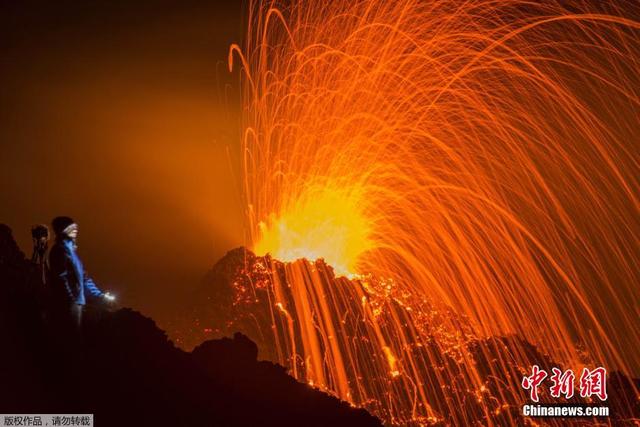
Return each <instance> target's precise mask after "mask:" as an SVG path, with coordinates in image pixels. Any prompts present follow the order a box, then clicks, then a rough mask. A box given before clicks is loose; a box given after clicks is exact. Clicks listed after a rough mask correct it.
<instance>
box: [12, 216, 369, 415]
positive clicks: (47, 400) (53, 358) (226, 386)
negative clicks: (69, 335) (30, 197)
mask: <svg viewBox="0 0 640 427" xmlns="http://www.w3.org/2000/svg"><path fill="white" fill-rule="evenodd" d="M33 271H34V268H33V267H32V265H31V264H30V262H29V261H27V260H26V259H25V258H24V255H23V254H22V253H21V252H20V251H19V249H18V247H17V245H16V244H15V241H14V240H13V238H12V236H11V231H10V230H9V229H8V227H6V226H1V225H0V342H1V343H2V351H0V384H2V387H0V413H93V414H95V420H96V425H99V426H127V425H136V426H150V425H157V426H255V425H263V426H266V425H272V426H284V425H292V426H293V425H295V426H302V425H305V426H327V425H331V426H338V425H345V426H346V425H349V426H377V425H380V422H379V420H377V419H376V418H374V417H373V416H371V415H369V414H368V413H367V412H366V411H364V410H360V409H355V408H352V407H350V406H349V405H348V404H346V403H344V402H341V401H339V400H338V399H336V398H334V397H331V396H329V395H327V394H324V393H322V392H320V391H318V390H315V389H312V388H310V387H308V386H306V385H304V384H301V383H298V382H297V381H295V380H294V379H293V378H291V377H290V376H288V375H287V374H286V372H285V370H284V368H282V367H280V366H277V365H274V364H272V363H269V362H259V361H258V360H257V352H258V350H257V347H256V345H255V344H254V343H253V342H252V341H250V340H249V339H248V338H247V337H245V336H243V335H241V334H236V335H235V336H234V337H233V339H229V338H223V339H220V340H212V341H207V342H204V343H202V344H201V345H200V346H199V347H198V348H197V349H195V350H194V351H193V353H188V352H185V351H182V350H180V349H178V348H177V347H175V346H174V345H173V343H172V342H171V341H169V340H168V338H167V335H166V334H165V332H164V331H162V330H160V329H159V328H158V327H157V326H156V324H155V323H154V322H153V321H152V320H151V319H149V318H147V317H145V316H143V315H141V314H140V313H138V312H136V311H133V310H130V309H121V310H118V311H115V312H108V311H105V310H104V309H100V308H94V309H93V310H91V311H90V312H89V313H88V316H87V317H88V319H87V321H86V323H85V328H84V331H83V333H84V335H83V340H82V344H81V345H80V346H79V348H77V349H71V348H69V347H63V346H62V343H61V342H59V341H56V340H53V339H51V335H50V334H49V333H48V328H47V327H48V323H49V322H48V321H46V320H45V319H44V318H43V317H42V315H41V310H40V306H39V305H38V304H37V303H35V302H34V301H37V300H38V298H37V297H36V295H34V290H33V287H32V286H30V285H29V284H30V282H31V277H32V272H33Z"/></svg>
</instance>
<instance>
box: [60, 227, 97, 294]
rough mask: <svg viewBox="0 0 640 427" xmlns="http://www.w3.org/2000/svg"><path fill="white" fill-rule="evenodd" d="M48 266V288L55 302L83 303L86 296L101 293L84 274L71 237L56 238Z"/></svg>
mask: <svg viewBox="0 0 640 427" xmlns="http://www.w3.org/2000/svg"><path fill="white" fill-rule="evenodd" d="M49 268H50V289H51V293H52V297H53V299H54V301H55V302H57V303H67V304H79V305H85V304H86V303H87V297H88V296H93V297H101V296H102V295H103V292H102V291H101V290H100V289H98V287H97V286H96V284H95V283H94V282H93V280H91V278H89V277H88V276H87V275H86V273H85V271H84V267H83V265H82V261H80V258H79V257H78V254H77V253H76V247H75V243H74V242H73V241H72V240H71V239H68V238H63V239H58V240H56V243H55V244H54V245H53V247H52V248H51V252H50V253H49Z"/></svg>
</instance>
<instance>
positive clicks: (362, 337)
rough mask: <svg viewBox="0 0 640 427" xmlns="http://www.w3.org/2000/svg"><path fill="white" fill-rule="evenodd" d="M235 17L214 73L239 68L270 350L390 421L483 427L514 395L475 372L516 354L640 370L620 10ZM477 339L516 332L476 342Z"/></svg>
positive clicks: (639, 61)
mask: <svg viewBox="0 0 640 427" xmlns="http://www.w3.org/2000/svg"><path fill="white" fill-rule="evenodd" d="M249 12H250V16H249V25H248V30H247V36H246V45H245V46H244V47H243V48H240V47H239V46H233V47H232V49H231V52H230V67H231V68H233V67H234V66H236V61H238V60H239V61H240V64H241V66H242V68H243V71H244V74H243V75H244V88H245V89H244V90H245V93H244V100H245V110H244V113H245V117H244V121H245V133H244V139H243V153H244V185H245V188H244V190H245V197H246V202H247V206H248V208H247V216H248V224H249V231H250V232H249V236H248V238H249V241H250V242H251V244H252V247H253V249H254V250H255V251H256V252H257V254H258V255H265V254H270V255H271V257H267V258H265V259H266V260H270V261H268V262H265V263H256V264H255V265H254V266H251V268H258V267H257V266H262V267H260V268H262V269H263V270H264V271H263V272H264V274H265V275H266V276H265V278H264V279H263V280H258V281H256V280H251V290H247V291H246V294H247V295H252V297H251V298H249V299H248V300H247V302H246V304H240V307H242V309H243V310H246V311H247V312H248V313H251V310H252V307H254V305H253V304H252V303H250V302H251V301H253V298H254V297H256V298H257V295H258V294H257V293H256V292H257V291H256V286H257V287H258V288H260V289H262V291H263V292H264V295H262V297H263V298H266V299H267V300H268V304H269V307H270V311H269V315H268V316H265V317H259V316H258V315H256V316H254V318H255V320H256V322H258V321H259V322H262V323H266V324H267V325H268V326H269V327H268V328H266V329H261V331H267V332H266V333H267V334H271V338H269V339H266V338H265V340H264V341H265V342H269V343H271V344H270V345H272V346H273V348H272V349H270V350H267V351H268V352H273V354H274V358H275V359H276V360H278V361H279V362H280V363H282V364H284V365H286V366H288V367H290V369H291V370H292V373H293V375H294V376H296V377H297V378H298V379H300V380H303V381H308V382H310V383H313V384H314V385H316V386H318V387H321V388H324V389H326V390H330V391H332V392H333V393H335V394H337V395H338V396H340V397H341V398H343V399H345V400H347V401H349V402H352V403H353V404H354V405H359V406H364V407H367V408H370V409H371V410H372V411H373V412H374V413H375V414H377V415H379V416H381V417H382V418H383V419H385V420H386V421H387V422H388V423H392V424H408V423H411V422H417V423H429V422H436V421H438V420H447V421H448V422H452V423H455V424H466V423H468V422H471V421H475V422H490V421H489V420H492V419H494V418H495V416H497V414H500V412H501V411H505V410H507V409H508V408H509V407H510V403H511V402H522V401H523V399H524V394H523V391H522V389H521V388H520V386H519V384H518V382H517V380H515V381H513V382H510V383H504V384H501V385H500V387H497V386H495V384H494V385H493V388H491V387H490V386H489V385H488V384H487V380H486V378H487V375H486V373H484V374H483V373H481V372H480V368H479V364H478V363H479V362H478V359H479V358H486V359H487V360H492V362H491V368H490V369H491V370H492V372H494V373H495V375H494V377H498V376H499V375H498V373H500V372H513V370H514V369H516V371H517V370H518V369H520V370H521V371H517V372H516V373H514V378H516V377H517V376H518V375H522V374H523V373H524V370H526V369H528V368H529V366H530V365H531V360H532V359H531V357H529V354H530V352H529V349H528V347H527V345H528V344H527V345H525V344H523V343H524V342H529V343H531V344H533V345H535V346H536V347H537V348H539V349H540V351H541V352H542V353H543V354H545V355H546V357H549V358H550V359H552V360H554V361H556V362H557V363H559V364H561V365H562V366H566V367H572V368H574V369H576V370H578V369H580V367H582V366H584V365H585V364H587V365H602V366H605V367H607V369H609V370H610V371H612V370H620V371H622V372H624V373H625V374H627V375H636V376H637V375H638V374H639V373H640V355H639V353H638V352H637V351H636V349H637V348H639V347H640V328H638V327H637V322H638V318H640V290H639V289H638V286H637V284H638V283H640V269H639V268H638V258H637V255H638V253H640V232H639V231H640V215H639V214H640V202H639V197H638V194H639V191H638V190H639V181H638V177H639V176H640V174H638V166H639V164H640V157H639V151H638V143H639V142H640V141H639V140H638V138H639V135H638V129H639V128H640V94H639V90H640V23H639V21H638V16H634V15H633V14H634V13H635V14H637V13H638V11H637V10H636V9H635V8H634V6H633V5H632V3H631V2H625V1H609V2H600V1H570V2H563V3H562V5H561V4H560V3H558V2H555V1H553V2H540V3H538V2H529V1H521V0H498V1H484V0H469V1H464V2H458V1H451V0H448V1H446V0H435V1H428V2H427V1H418V0H399V1H372V0H368V1H364V0H354V1H348V2H347V1H345V2H316V1H298V0H292V1H257V2H253V3H252V5H251V6H250V7H249ZM274 258H275V259H278V260H280V261H288V262H289V263H288V264H286V265H284V266H280V267H277V266H276V264H274V263H278V261H275V260H274ZM300 258H306V259H308V260H310V261H313V260H316V259H319V258H322V259H324V261H325V262H326V263H327V264H328V265H331V266H332V267H333V269H334V270H335V272H336V273H337V274H338V275H339V276H343V277H342V278H340V277H339V278H337V279H336V278H333V276H331V274H333V273H331V274H329V273H327V271H328V269H327V268H326V267H325V264H324V263H322V264H321V265H322V266H323V267H321V268H319V267H318V264H317V263H313V262H309V261H295V260H297V259H300ZM294 261H295V262H294ZM265 264H267V265H265ZM278 265H280V264H278ZM329 270H330V269H329ZM254 273H256V272H254ZM251 277H253V276H251ZM240 300H241V299H240ZM240 300H238V301H240ZM634 325H635V326H634ZM264 326H265V325H264V324H262V327H264ZM260 333H262V334H264V333H265V332H260ZM490 337H519V339H522V340H523V341H518V340H517V339H515V338H514V340H513V341H512V342H511V344H510V347H509V351H508V352H490V351H488V350H486V347H482V348H483V349H484V350H479V351H476V352H473V351H471V350H470V348H471V347H474V348H476V347H475V346H476V343H478V342H484V340H487V339H490ZM496 354H497V356H496ZM490 355H492V357H491V358H490V357H489V356H490ZM514 367H516V368H514ZM516 374H517V375H516ZM469 395H472V396H475V397H474V398H475V399H476V401H477V404H478V406H477V408H475V409H473V410H470V411H466V412H465V411H460V410H459V408H460V407H465V406H466V405H467V402H468V399H469ZM632 400H633V398H632ZM506 412H507V413H508V411H506ZM452 414H453V415H452ZM494 421H495V420H494ZM507 421H513V420H512V419H511V418H507ZM498 422H499V421H498Z"/></svg>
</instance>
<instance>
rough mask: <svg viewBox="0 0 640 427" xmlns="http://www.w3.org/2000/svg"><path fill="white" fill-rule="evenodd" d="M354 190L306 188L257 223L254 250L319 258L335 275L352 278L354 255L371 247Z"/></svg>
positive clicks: (284, 256) (277, 255)
mask: <svg viewBox="0 0 640 427" xmlns="http://www.w3.org/2000/svg"><path fill="white" fill-rule="evenodd" d="M354 193H355V192H354V191H351V192H350V193H347V192H346V191H341V190H331V189H328V188H320V189H317V191H306V192H305V193H304V195H303V196H301V197H299V198H297V199H296V201H295V204H294V205H293V206H291V207H287V208H286V209H285V210H284V212H283V213H282V214H281V215H280V216H278V217H275V215H271V216H270V217H269V218H268V219H267V222H266V223H265V222H261V223H260V224H259V226H260V236H261V237H260V240H259V241H258V242H257V244H256V245H255V247H254V250H255V251H256V253H257V254H258V255H265V254H267V253H269V254H271V255H272V256H274V257H275V258H277V259H279V260H282V261H295V260H297V259H302V258H306V259H309V260H316V259H320V258H323V259H324V260H325V261H326V262H327V263H329V264H330V265H331V266H333V268H334V269H335V271H336V272H337V273H338V274H341V275H345V276H349V277H353V273H354V272H355V271H356V265H357V260H358V258H359V257H360V255H362V254H364V253H365V252H367V251H368V250H370V249H371V248H372V247H373V244H372V241H371V239H370V235H371V224H369V222H368V221H367V219H366V218H365V217H364V215H363V213H362V212H360V208H359V206H361V201H360V197H359V196H358V195H357V194H354Z"/></svg>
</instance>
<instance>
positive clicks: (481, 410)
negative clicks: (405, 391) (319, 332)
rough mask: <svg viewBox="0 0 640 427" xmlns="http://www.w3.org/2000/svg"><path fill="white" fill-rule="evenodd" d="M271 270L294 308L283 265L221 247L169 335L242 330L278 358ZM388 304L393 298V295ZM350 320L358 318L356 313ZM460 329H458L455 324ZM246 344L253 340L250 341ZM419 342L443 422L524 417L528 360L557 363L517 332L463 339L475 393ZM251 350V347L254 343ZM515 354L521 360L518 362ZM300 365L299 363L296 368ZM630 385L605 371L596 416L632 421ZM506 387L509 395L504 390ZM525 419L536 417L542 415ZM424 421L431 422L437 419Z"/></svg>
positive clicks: (636, 405)
mask: <svg viewBox="0 0 640 427" xmlns="http://www.w3.org/2000/svg"><path fill="white" fill-rule="evenodd" d="M272 261H273V262H272ZM297 262H306V261H297ZM310 265H312V266H313V268H314V269H315V270H316V271H319V272H321V274H319V276H320V277H322V278H325V279H326V280H327V281H329V282H330V284H329V286H327V288H329V287H330V288H331V289H336V290H339V291H340V292H342V293H345V294H347V293H348V292H349V291H350V289H351V288H353V282H350V281H349V279H346V278H340V277H335V276H334V274H333V271H332V269H331V267H330V266H328V265H326V264H325V263H324V262H323V261H322V260H317V261H315V262H313V263H311V264H310ZM265 266H266V267H265ZM269 268H271V269H272V270H269ZM272 274H273V275H278V279H279V281H280V286H281V289H282V295H280V298H282V300H284V301H285V302H286V303H285V304H284V306H285V307H295V303H294V302H292V301H291V300H290V299H287V298H289V294H288V292H290V289H291V283H289V282H288V277H287V274H286V272H285V264H284V263H281V262H278V261H276V260H272V259H271V258H269V256H268V255H267V256H266V257H260V256H256V255H255V254H253V253H252V252H251V251H249V250H247V249H245V248H237V249H234V250H232V251H230V252H229V253H227V254H226V255H225V256H224V257H223V258H222V259H221V260H220V261H218V262H217V263H216V265H215V266H214V267H213V269H212V270H211V271H210V272H209V273H208V274H207V276H206V277H205V279H204V281H203V283H202V284H201V286H200V287H199V288H198V289H197V290H196V292H195V293H194V298H193V300H192V304H191V306H190V307H189V308H188V310H187V313H188V314H187V315H186V316H183V317H182V319H181V322H182V325H181V327H182V329H181V330H177V331H176V335H177V336H180V337H181V339H182V341H181V342H180V344H181V345H182V346H184V347H185V348H191V347H192V346H193V345H196V344H197V343H198V342H202V341H204V340H205V339H206V338H207V337H210V336H211V335H213V336H225V335H229V334H231V333H233V332H234V331H241V332H242V333H243V334H246V335H247V336H248V337H249V338H250V339H251V340H253V342H256V343H257V346H258V348H259V351H260V356H261V358H262V359H268V360H278V354H277V349H278V343H277V342H276V341H275V339H276V338H275V335H276V334H274V331H273V329H272V327H274V326H273V325H274V322H273V305H274V301H273V298H272V295H271V294H269V289H270V288H269V286H268V283H269V281H270V280H272V277H273V276H272ZM352 300H353V301H354V305H352V306H346V307H342V309H341V310H339V312H340V313H349V314H351V313H353V312H356V310H355V308H354V307H355V304H360V299H359V298H357V297H354V298H353V299H352ZM389 303H390V304H394V302H393V301H390V302H389ZM395 309H396V310H397V312H401V311H402V307H395ZM341 319H342V321H343V324H344V325H345V326H344V329H346V330H347V331H352V330H357V329H356V326H353V324H351V323H349V322H350V320H349V316H347V315H346V314H345V315H344V316H343V317H341ZM436 319H437V318H436ZM356 321H358V319H357V318H356ZM287 326H288V325H287V324H286V323H284V322H282V323H278V322H275V328H278V327H279V328H284V327H287ZM435 326H437V325H435ZM460 330H461V331H462V330H463V326H462V323H461V327H460ZM433 331H434V333H436V332H437V328H433ZM285 332H286V331H285ZM285 332H283V331H280V335H281V336H287V335H286V334H285ZM295 339H296V340H299V336H298V335H295ZM249 342H250V343H251V346H254V344H253V342H252V341H249ZM225 343H226V341H224V340H222V341H216V343H215V344H211V343H210V342H207V343H204V344H202V345H200V346H199V347H197V348H196V350H194V352H193V354H194V356H195V357H196V358H198V357H200V354H201V352H203V351H206V350H207V349H211V350H210V351H211V353H215V352H217V351H218V350H217V348H218V347H216V346H224V345H228V343H227V344H225ZM422 344H423V345H420V346H414V347H412V348H411V351H412V355H413V356H414V357H413V359H414V360H416V361H420V362H421V363H417V364H416V366H415V367H414V369H416V370H418V372H419V378H420V380H421V381H422V384H423V387H424V390H425V393H426V395H427V400H428V402H429V405H430V407H431V408H432V409H433V410H434V411H435V412H436V413H437V414H440V415H441V417H442V420H441V422H442V423H443V424H447V425H465V424H469V423H473V424H477V425H487V424H490V423H491V424H494V425H503V426H508V425H512V424H513V423H514V422H515V423H517V424H518V425H522V424H524V423H525V422H526V421H527V420H525V418H524V417H523V416H522V405H523V404H525V403H531V401H530V399H529V397H528V392H527V391H525V390H523V389H522V386H521V381H522V377H523V375H524V374H525V373H527V372H529V373H530V370H531V366H532V365H534V364H537V365H539V366H540V367H541V368H542V369H545V370H546V371H548V372H551V369H552V368H553V367H561V365H560V364H559V363H557V362H556V361H554V360H551V359H550V358H549V356H547V355H544V354H541V353H540V351H539V350H538V348H537V347H535V346H534V345H532V344H530V343H529V342H527V341H525V340H523V339H522V338H519V337H517V336H505V337H503V336H495V337H490V338H482V339H478V338H472V339H470V340H469V342H468V343H466V344H465V350H466V357H467V358H466V359H464V360H466V361H467V362H465V363H471V362H468V361H469V360H472V361H473V363H474V367H475V369H476V370H477V373H478V375H479V377H480V381H481V382H482V384H484V386H485V387H484V389H483V391H482V394H481V395H478V394H477V393H476V390H474V389H472V388H471V387H469V385H468V384H469V382H470V381H469V378H468V377H467V376H466V373H465V371H464V369H463V366H462V364H461V363H462V362H461V361H460V359H459V358H458V355H457V353H456V352H451V351H447V350H448V349H447V348H445V347H443V346H442V345H440V344H439V341H438V339H437V337H435V336H433V335H432V336H430V339H428V340H425V342H424V343H422ZM303 347H304V343H302V342H300V341H296V348H297V349H302V348H303ZM252 348H253V347H252ZM362 349H364V350H361V351H360V353H359V354H360V355H362V357H363V358H372V357H374V356H375V351H376V349H375V348H374V347H373V346H372V347H369V348H367V347H364V345H363V347H362ZM252 351H253V352H257V351H258V350H257V349H256V348H254V349H253V350H252ZM296 360H299V361H302V360H303V357H298V358H297V359H296ZM520 360H523V361H524V362H518V361H520ZM260 363H262V364H266V363H268V362H260ZM345 365H346V363H345ZM221 366H223V365H222V364H218V365H217V367H218V369H221V368H220V367H221ZM347 366H348V365H347ZM303 367H304V366H302V364H301V366H300V367H299V368H300V369H302V368H303ZM278 369H282V368H278ZM241 372H248V371H247V370H243V371H241ZM348 372H349V371H348ZM350 372H353V371H350ZM578 375H579V374H578ZM216 376H219V377H222V378H224V376H225V375H224V372H216ZM371 376H372V375H370V377H371ZM368 379H370V378H368ZM634 384H635V389H636V390H637V389H640V380H638V379H631V378H628V377H627V376H625V375H623V374H622V373H620V372H608V374H607V389H608V392H609V399H608V400H607V401H606V403H603V405H606V406H609V408H610V411H611V416H610V417H609V418H608V420H607V419H604V418H601V419H599V420H598V421H602V422H606V421H610V422H611V423H612V424H613V425H616V426H617V425H634V422H635V420H637V419H640V399H638V397H637V395H636V392H635V390H634ZM254 387H255V388H256V389H260V390H261V388H259V387H260V384H259V383H256V384H254ZM511 390H513V391H515V393H509V391H511ZM355 392H356V391H354V393H355ZM540 394H541V397H540V398H541V404H551V405H558V404H574V405H597V404H598V402H597V401H591V402H590V401H588V400H585V399H584V398H581V397H580V395H579V393H576V394H575V395H574V397H572V398H571V399H570V400H565V399H564V398H562V399H557V398H553V397H551V396H550V395H549V393H548V388H546V387H543V388H541V390H540ZM452 399H455V400H454V402H461V403H459V404H457V403H456V404H451V401H452ZM354 400H356V401H358V400H357V399H354ZM487 402H488V403H487ZM375 403H376V402H367V403H365V405H367V404H369V406H367V409H369V410H370V411H371V412H372V413H375V414H376V415H378V416H379V417H380V418H382V419H383V420H387V419H388V417H387V416H386V414H385V413H384V412H383V410H380V409H379V407H378V408H376V406H375ZM376 409H378V412H376ZM383 409H384V408H383ZM532 420H534V421H536V422H540V421H541V419H532ZM429 422H430V423H431V422H433V423H437V422H438V421H429ZM542 422H544V420H542ZM593 422H594V419H578V418H576V419H569V418H566V419H562V423H563V424H574V425H584V424H589V423H593Z"/></svg>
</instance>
